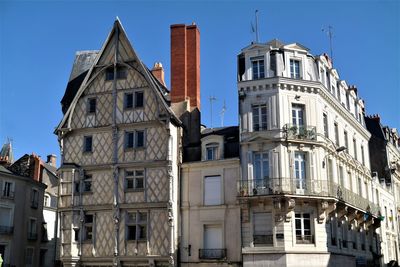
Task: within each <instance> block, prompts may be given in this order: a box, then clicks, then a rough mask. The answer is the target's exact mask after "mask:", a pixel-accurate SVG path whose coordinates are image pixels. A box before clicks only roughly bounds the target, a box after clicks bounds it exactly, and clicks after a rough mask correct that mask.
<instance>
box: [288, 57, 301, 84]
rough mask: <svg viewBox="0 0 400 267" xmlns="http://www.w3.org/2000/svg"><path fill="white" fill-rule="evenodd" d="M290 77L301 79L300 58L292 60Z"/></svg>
mask: <svg viewBox="0 0 400 267" xmlns="http://www.w3.org/2000/svg"><path fill="white" fill-rule="evenodd" d="M290 78H294V79H300V60H295V59H291V60H290Z"/></svg>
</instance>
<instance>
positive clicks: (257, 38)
mask: <svg viewBox="0 0 400 267" xmlns="http://www.w3.org/2000/svg"><path fill="white" fill-rule="evenodd" d="M255 13H256V43H258V40H259V36H258V10H256V12H255Z"/></svg>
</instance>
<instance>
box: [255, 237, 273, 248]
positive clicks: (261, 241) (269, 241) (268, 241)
mask: <svg viewBox="0 0 400 267" xmlns="http://www.w3.org/2000/svg"><path fill="white" fill-rule="evenodd" d="M253 242H254V245H255V246H257V245H263V246H273V245H274V240H273V235H253Z"/></svg>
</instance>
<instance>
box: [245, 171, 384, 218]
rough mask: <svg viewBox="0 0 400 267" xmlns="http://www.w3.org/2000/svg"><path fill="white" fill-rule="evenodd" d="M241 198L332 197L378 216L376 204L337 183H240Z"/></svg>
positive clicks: (282, 180)
mask: <svg viewBox="0 0 400 267" xmlns="http://www.w3.org/2000/svg"><path fill="white" fill-rule="evenodd" d="M238 190H239V197H254V196H268V195H281V194H289V195H305V196H316V197H332V198H336V199H338V200H340V201H343V202H347V203H349V204H350V205H353V206H355V207H357V208H359V209H361V210H365V211H369V212H370V213H371V214H374V215H376V214H378V211H379V208H378V206H377V205H376V204H374V203H372V202H370V201H369V200H367V199H365V198H363V197H361V196H360V195H358V194H356V193H354V192H352V191H350V190H349V189H347V188H344V187H342V186H340V185H338V184H336V183H333V182H329V181H326V180H311V179H307V178H306V179H295V178H266V179H253V180H243V181H239V185H238Z"/></svg>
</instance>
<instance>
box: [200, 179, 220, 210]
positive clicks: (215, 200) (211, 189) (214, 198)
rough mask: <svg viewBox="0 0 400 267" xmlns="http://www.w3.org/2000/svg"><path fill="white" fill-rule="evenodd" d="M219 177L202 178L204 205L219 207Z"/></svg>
mask: <svg viewBox="0 0 400 267" xmlns="http://www.w3.org/2000/svg"><path fill="white" fill-rule="evenodd" d="M221 190H222V186H221V176H206V177H204V205H205V206H208V205H221V204H222V196H221V193H222V192H221Z"/></svg>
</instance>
